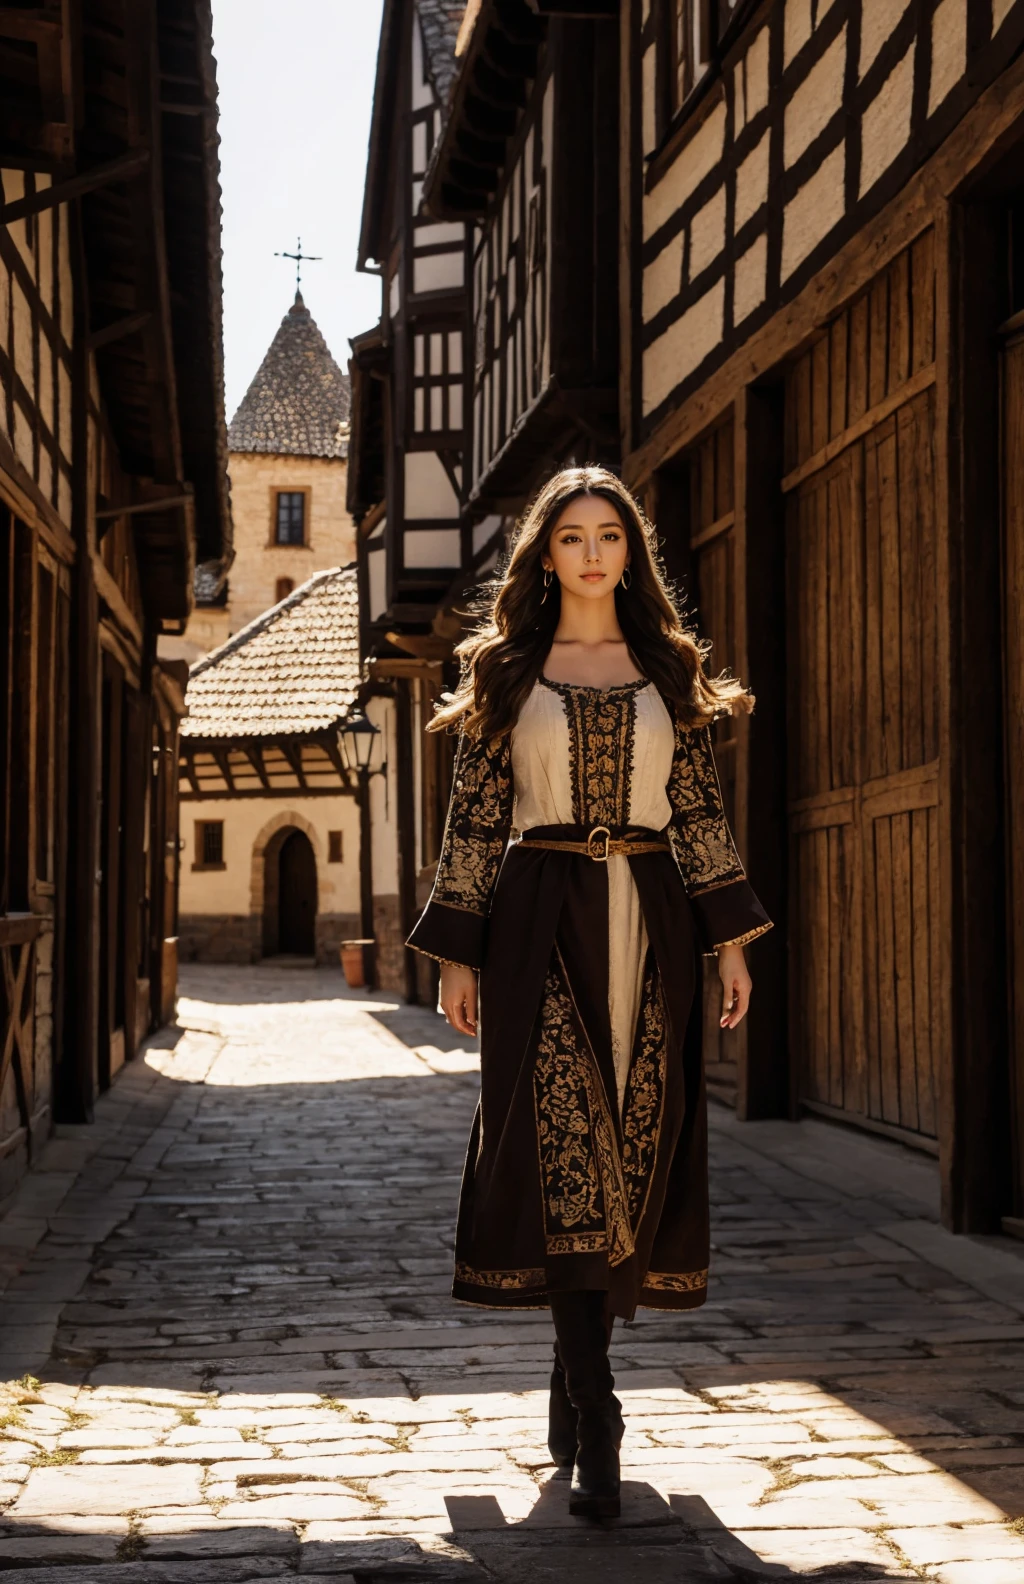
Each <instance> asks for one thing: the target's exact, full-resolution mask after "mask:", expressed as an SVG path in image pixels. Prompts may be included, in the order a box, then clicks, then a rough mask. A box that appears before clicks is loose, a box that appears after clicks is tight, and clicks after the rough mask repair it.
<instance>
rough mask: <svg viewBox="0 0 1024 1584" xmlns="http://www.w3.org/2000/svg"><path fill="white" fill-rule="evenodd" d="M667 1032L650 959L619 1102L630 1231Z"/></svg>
mask: <svg viewBox="0 0 1024 1584" xmlns="http://www.w3.org/2000/svg"><path fill="white" fill-rule="evenodd" d="M667 1056H668V1036H667V1029H666V1018H665V1001H664V997H663V995H662V989H661V979H660V976H659V975H658V973H657V970H656V969H655V967H654V964H653V961H648V964H647V969H646V972H645V974H644V984H643V992H642V996H641V1002H640V1016H639V1018H638V1019H637V1044H636V1049H635V1053H634V1056H633V1061H632V1063H631V1065H630V1069H629V1076H628V1078H627V1080H626V1094H625V1099H624V1103H623V1107H622V1174H623V1177H624V1178H625V1181H626V1198H627V1203H628V1206H629V1219H630V1223H631V1225H632V1227H633V1231H634V1233H635V1232H636V1230H637V1227H638V1226H639V1225H640V1220H641V1217H642V1216H643V1213H644V1210H645V1209H646V1207H647V1196H648V1194H649V1193H650V1188H651V1176H652V1173H653V1170H654V1161H655V1156H656V1154H657V1149H658V1139H659V1137H660V1134H661V1118H662V1113H663V1111H664V1105H665V1068H666V1061H667Z"/></svg>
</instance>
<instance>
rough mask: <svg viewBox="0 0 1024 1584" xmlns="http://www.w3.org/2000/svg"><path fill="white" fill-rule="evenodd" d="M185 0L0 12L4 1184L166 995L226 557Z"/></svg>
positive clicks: (209, 156) (204, 152)
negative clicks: (191, 640)
mask: <svg viewBox="0 0 1024 1584" xmlns="http://www.w3.org/2000/svg"><path fill="white" fill-rule="evenodd" d="M217 172H218V167H217V153H216V86H215V80H214V71H213V59H212V53H211V43H210V15H209V7H208V5H204V4H202V3H198V4H197V3H192V0H190V3H187V4H186V3H184V0H132V3H131V4H128V3H124V0H81V3H80V4H77V5H71V6H68V5H63V6H62V5H53V4H44V5H40V6H36V7H11V6H8V7H4V8H3V9H2V10H0V176H2V198H0V656H2V658H0V811H2V820H0V965H2V980H0V1053H2V1059H0V1199H2V1198H3V1197H4V1195H5V1194H6V1193H7V1192H8V1191H9V1190H10V1187H11V1186H12V1184H13V1182H14V1181H15V1180H16V1179H17V1177H18V1175H19V1174H20V1173H21V1172H22V1171H23V1170H24V1168H25V1166H26V1165H27V1164H28V1163H29V1162H30V1161H31V1159H32V1157H33V1155H34V1153H35V1152H36V1151H37V1149H38V1147H39V1145H40V1143H41V1141H42V1140H43V1139H44V1138H45V1137H46V1135H47V1133H48V1131H49V1129H50V1126H51V1124H52V1122H53V1120H54V1118H57V1119H58V1120H64V1121H83V1120H85V1119H87V1118H88V1116H89V1114H90V1110H91V1106H92V1102H93V1099H94V1097H95V1095H96V1093H97V1092H98V1091H99V1090H101V1089H103V1088H104V1087H106V1085H108V1084H109V1083H110V1081H111V1079H112V1078H113V1077H114V1075H115V1073H116V1072H117V1069H118V1068H119V1066H120V1065H121V1064H122V1063H123V1062H124V1061H125V1060H126V1059H127V1058H128V1057H130V1056H132V1055H133V1054H134V1052H135V1050H136V1048H137V1046H138V1043H139V1040H140V1038H141V1037H142V1036H143V1035H144V1034H145V1033H146V1032H147V1031H148V1030H149V1029H150V1028H152V1027H154V1026H156V1025H157V1024H159V1023H160V1022H161V1021H163V1020H165V1019H166V1018H167V1017H168V1016H170V1015H171V1012H172V1010H173V998H174V961H175V923H176V888H177V862H178V855H177V806H176V805H177V785H176V782H177V776H176V765H177V740H178V722H179V719H180V716H181V714H182V711H183V707H184V706H183V687H184V672H183V668H180V667H175V666H173V665H164V664H162V663H161V661H160V660H159V658H158V654H157V649H158V641H159V635H160V634H161V633H163V632H168V631H180V628H181V625H182V624H183V622H184V621H185V619H186V618H187V616H188V612H189V608H190V599H191V588H192V576H193V569H194V567H195V565H196V563H197V562H203V563H206V564H208V565H210V566H217V567H223V565H224V564H225V562H226V561H227V559H229V556H230V516H229V509H228V499H227V486H226V472H225V459H226V445H225V431H224V421H223V399H222V390H221V367H220V295H221V281H220V254H219V223H218V204H219V192H218V174H217Z"/></svg>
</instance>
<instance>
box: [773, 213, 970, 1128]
mask: <svg viewBox="0 0 1024 1584" xmlns="http://www.w3.org/2000/svg"><path fill="white" fill-rule="evenodd" d="M932 243H933V238H932V235H931V234H930V233H928V234H926V235H925V236H924V237H923V238H922V239H921V240H920V241H919V242H918V243H917V244H915V246H914V247H913V248H912V249H911V250H909V251H908V252H906V253H904V254H902V255H901V256H900V257H899V258H898V259H897V260H896V261H895V262H894V264H893V265H892V266H891V267H890V268H889V270H888V271H887V272H886V273H885V274H884V275H882V276H880V277H879V278H878V279H877V280H876V281H875V282H874V283H873V285H872V287H871V288H870V290H869V291H868V292H866V293H865V294H864V296H862V297H861V298H860V299H859V300H858V301H856V302H855V303H854V304H853V305H852V306H851V307H850V308H849V309H848V310H847V311H846V312H844V313H843V314H842V315H841V316H840V317H839V318H838V319H836V320H835V321H834V323H833V324H832V325H831V326H830V327H829V329H828V330H827V331H826V332H825V333H824V334H823V335H822V336H821V338H820V339H819V340H818V341H817V342H816V343H815V344H814V345H813V346H812V347H811V348H810V350H809V351H808V352H807V353H806V354H805V355H804V356H803V357H802V358H801V359H800V360H799V361H798V362H797V363H796V364H795V365H794V367H793V368H792V369H791V371H790V373H789V375H788V378H787V389H786V458H787V460H786V468H787V473H786V478H785V480H784V484H783V488H784V492H785V494H786V497H787V564H788V583H789V591H788V613H787V619H788V627H789V633H790V656H789V664H788V672H789V678H790V681H789V687H790V725H789V744H790V768H789V788H790V803H789V823H790V867H791V880H790V886H791V892H790V919H791V953H790V961H791V972H792V982H791V1007H792V1027H791V1036H792V1044H793V1055H794V1058H795V1071H796V1084H797V1098H798V1099H799V1101H800V1102H801V1103H802V1104H803V1105H804V1106H806V1107H808V1108H810V1109H816V1110H820V1111H822V1112H824V1113H825V1114H834V1115H837V1116H838V1115H842V1116H845V1117H849V1118H852V1119H856V1118H860V1119H863V1120H864V1121H865V1122H867V1123H868V1124H869V1125H874V1126H876V1127H880V1128H882V1129H883V1130H886V1131H888V1130H890V1129H894V1130H898V1131H899V1132H900V1133H903V1134H912V1135H917V1136H918V1138H919V1139H920V1140H921V1142H925V1141H928V1140H932V1139H934V1136H935V1133H936V1114H935V1088H936V1084H935V1072H936V1067H937V1065H938V1063H937V1055H938V1049H939V1044H940V1042H941V1041H942V1040H943V1039H945V1038H946V1034H945V1029H946V1018H945V1011H944V1000H943V996H942V993H941V990H940V987H939V984H938V982H937V965H938V951H937V939H936V930H937V924H938V917H939V909H938V873H939V863H938V824H937V819H938V816H937V804H938V768H939V766H938V723H937V713H938V712H937V642H936V639H937V612H938V589H937V583H936V562H935V552H936V545H935V484H934V472H933V437H934V425H935V406H934V381H935V367H934V358H935V351H934V323H935V276H934V263H933V251H932Z"/></svg>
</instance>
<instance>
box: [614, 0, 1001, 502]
mask: <svg viewBox="0 0 1024 1584" xmlns="http://www.w3.org/2000/svg"><path fill="white" fill-rule="evenodd" d="M861 10H862V0H837V3H836V4H834V5H832V6H830V7H829V8H828V9H827V10H826V11H825V12H824V13H823V14H822V16H821V19H820V21H819V23H818V25H817V26H816V27H815V28H814V30H813V32H812V34H811V35H810V36H809V37H808V38H807V40H806V42H805V43H804V44H803V45H802V46H801V47H800V48H799V49H798V50H797V51H796V52H795V54H794V55H793V56H792V58H787V56H786V53H785V50H786V48H787V47H788V46H787V43H786V40H787V38H788V34H787V33H786V28H787V26H788V24H787V23H786V20H785V18H786V12H787V8H786V7H785V6H784V5H783V4H782V3H781V0H778V3H770V4H762V5H761V6H760V7H758V8H756V9H754V10H752V11H751V12H750V13H749V16H744V17H742V18H740V19H738V20H739V21H741V22H742V23H743V25H742V26H740V27H738V29H737V34H736V37H735V40H734V42H732V43H731V44H730V46H729V49H728V51H727V52H726V57H725V62H724V65H725V66H726V67H728V69H727V70H723V71H722V73H721V75H720V76H717V77H716V79H715V82H714V83H713V84H711V85H710V86H709V88H708V91H707V92H706V93H705V94H704V95H703V96H702V98H701V99H700V101H699V102H698V103H696V104H695V105H694V107H693V109H692V111H689V110H688V112H687V115H686V117H684V119H683V121H682V122H681V123H680V126H679V127H678V128H677V130H676V132H675V134H674V137H673V139H672V140H671V141H670V143H669V144H666V145H665V147H664V148H658V149H656V150H652V151H650V154H651V157H650V159H649V168H648V171H647V174H646V177H645V178H644V180H643V182H642V194H643V214H644V229H643V238H642V241H641V240H639V239H638V240H637V241H636V242H635V243H634V247H635V249H636V255H635V268H636V271H637V273H638V274H640V275H642V276H643V278H644V280H645V281H649V282H650V284H651V287H652V288H654V287H655V283H657V285H656V289H652V291H651V297H652V301H651V303H650V305H649V306H648V307H647V308H646V309H645V310H644V311H642V312H639V313H636V314H635V317H634V320H633V323H632V327H631V329H632V337H633V341H634V355H635V356H636V358H637V359H638V360H641V361H642V363H643V366H644V369H645V375H644V394H643V399H642V409H641V411H640V412H639V413H637V412H634V414H633V419H632V427H631V430H630V432H629V433H628V434H627V435H626V443H625V449H626V451H627V454H628V457H627V466H628V468H629V470H630V476H631V477H633V478H634V479H638V478H641V477H643V476H645V464H644V462H643V460H642V458H644V457H645V456H646V455H647V454H648V449H649V448H650V451H651V452H655V451H661V453H662V454H665V453H664V447H663V446H662V436H663V434H664V433H665V432H666V431H671V428H672V425H673V424H676V423H678V421H679V413H680V410H681V409H683V408H684V407H685V406H687V404H688V402H689V399H690V397H691V396H696V397H697V399H698V400H700V399H702V398H703V397H705V395H706V392H707V389H708V386H709V382H710V380H711V379H712V378H714V377H715V376H717V375H718V374H719V373H720V372H723V373H724V372H725V371H726V370H730V371H731V370H732V369H733V368H734V367H735V365H734V362H733V360H734V358H735V359H736V360H737V362H740V361H741V360H743V359H746V358H748V357H749V355H750V353H751V350H752V349H753V348H755V347H759V346H760V345H761V344H766V343H767V342H771V341H774V346H775V348H778V347H779V341H780V338H779V333H778V332H779V324H780V318H779V315H780V311H781V312H788V311H789V310H790V309H791V308H792V309H794V310H796V309H797V305H798V304H802V303H805V302H806V301H807V299H808V294H810V296H811V297H813V295H814V293H815V292H816V291H818V290H820V289H821V282H822V279H823V278H826V277H827V276H828V275H830V274H831V273H832V270H833V266H834V265H835V264H836V262H837V260H838V259H839V258H845V257H847V256H849V255H852V256H853V258H854V260H855V261H856V260H857V259H858V258H861V259H862V258H863V251H862V247H861V243H862V240H863V238H864V236H865V234H866V233H871V232H875V233H877V230H878V227H877V224H876V222H877V221H878V220H879V219H880V218H881V217H882V216H883V215H885V214H887V213H888V211H889V208H890V207H892V209H893V210H895V209H896V208H898V206H900V205H902V204H903V203H904V202H905V201H906V195H907V194H908V193H909V194H911V197H912V200H913V198H914V197H916V194H917V192H918V191H920V179H921V177H922V175H923V172H924V170H926V169H928V168H929V167H935V168H934V169H933V171H932V174H933V176H934V175H936V174H937V173H938V170H939V169H941V167H942V166H946V167H947V171H948V173H949V175H950V186H951V187H952V186H955V184H956V175H955V172H956V170H957V168H959V169H963V168H965V166H966V167H970V166H971V165H972V164H973V159H972V154H971V143H972V137H971V134H970V132H969V130H968V127H969V125H970V124H971V112H972V107H973V106H975V105H977V106H978V108H979V116H978V118H977V119H976V121H975V122H974V123H973V124H974V125H975V126H977V127H984V128H986V129H988V128H989V127H990V126H991V125H992V124H993V123H995V122H998V121H999V120H1000V118H1001V107H1000V106H999V104H998V103H996V102H994V101H993V99H991V98H990V97H989V94H990V93H991V91H992V89H993V88H995V94H996V99H997V100H998V98H999V97H1000V95H1001V94H1004V93H1005V92H1006V91H1007V85H1006V82H1005V78H1006V70H1005V68H1006V66H1007V62H1008V61H1010V60H1011V59H1012V58H1013V56H1014V55H1015V54H1016V52H1017V50H1018V49H1019V47H1020V44H1021V43H1022V42H1024V14H1022V12H1021V9H1020V7H1019V6H1018V5H1014V6H1012V7H1011V9H1010V12H1009V14H1008V15H1007V16H1006V17H1005V20H1003V22H1002V25H1001V27H1000V28H999V30H998V32H996V33H995V34H994V35H993V36H992V37H988V36H987V35H985V34H983V33H982V32H980V31H979V29H978V28H977V27H975V26H974V25H973V24H972V25H971V26H969V27H968V29H967V34H966V47H967V48H968V49H969V51H970V71H969V72H965V73H964V75H963V76H962V77H961V79H960V80H959V81H955V82H954V83H953V84H952V86H950V87H949V88H948V90H947V91H945V92H944V97H943V98H942V99H941V102H940V103H938V104H935V103H933V102H932V100H931V98H930V92H931V89H930V77H929V72H930V66H931V49H932V44H931V27H932V23H931V13H930V9H927V10H921V9H920V8H917V7H914V6H909V7H904V8H901V9H900V10H899V12H898V14H897V15H896V16H895V17H894V19H893V26H892V28H891V29H890V30H889V31H888V33H887V35H886V36H885V38H884V40H883V42H882V43H881V45H880V46H879V47H878V49H877V51H876V53H875V54H874V55H873V56H872V58H871V61H870V65H869V66H868V67H866V69H865V70H864V71H863V72H862V73H860V72H858V70H857V62H858V57H859V51H860V47H861V46H860V26H861ZM653 38H654V34H653V33H652V34H651V39H652V42H651V44H650V46H649V47H650V48H652V49H654V48H655V45H654V43H653ZM754 57H756V58H757V60H758V61H759V62H760V63H761V64H760V65H759V67H758V70H759V72H763V74H764V81H763V86H762V88H761V90H759V91H760V94H761V97H760V98H758V99H757V100H756V101H754V100H752V101H751V104H750V106H749V111H748V106H747V104H746V103H744V100H743V97H742V95H741V92H740V86H738V85H742V84H743V83H744V82H745V81H746V77H745V75H744V74H745V73H749V72H750V70H751V69H752V68H751V67H750V61H751V59H752V58H754ZM841 58H843V59H845V61H846V66H845V70H844V71H843V72H842V73H841V74H840V75H837V73H839V66H838V65H837V64H836V63H837V62H838V61H839V60H840V59H841ZM911 67H912V76H911V75H909V74H910V72H911ZM896 73H902V78H901V79H900V80H903V78H905V79H906V83H907V87H906V90H905V92H906V112H905V113H906V119H907V129H906V138H905V141H904V142H903V143H902V145H900V146H894V147H893V148H892V149H891V150H887V151H886V153H885V154H884V155H883V154H882V153H881V152H880V150H879V148H878V146H877V143H878V135H877V134H875V133H874V132H873V131H872V128H873V125H874V123H873V122H872V119H871V117H872V113H873V110H874V107H876V106H877V105H878V104H880V103H881V102H882V99H883V96H884V95H886V94H889V93H892V92H893V91H894V90H893V88H892V82H893V80H894V74H896ZM833 77H835V79H836V82H837V84H838V87H837V89H836V96H835V107H834V110H833V112H832V113H831V114H830V115H829V116H828V117H827V118H824V117H823V116H822V117H821V118H819V119H822V121H823V124H822V125H821V126H820V129H819V127H818V119H815V118H814V117H812V116H810V114H809V112H808V110H807V105H808V102H809V100H808V96H810V95H812V94H813V95H814V96H815V100H816V102H817V101H818V100H819V98H820V96H821V95H823V94H825V87H824V84H825V82H826V81H831V80H832V78H833ZM996 78H998V84H996V83H995V81H994V80H995V79H996ZM822 102H827V95H826V100H825V101H822ZM799 119H803V120H805V121H810V123H811V125H810V127H809V130H808V134H807V138H806V139H803V137H802V135H801V134H799V133H798V132H797V131H796V129H795V128H796V123H797V121H798V120H799ZM879 124H880V125H881V122H880V123H879ZM985 135H987V132H986V134H985ZM866 139H868V140H869V141H868V142H865V140H866ZM872 139H874V141H871V140H872ZM890 142H891V139H890ZM869 144H870V146H869ZM712 147H713V148H714V149H715V150H716V157H715V158H714V159H712V158H710V157H709V155H708V150H709V149H711V148H712ZM880 160H884V164H883V168H882V169H881V171H880V172H878V173H877V174H876V170H875V166H876V165H877V164H878V163H879V161H880ZM688 161H692V162H693V164H694V166H695V168H696V170H697V171H699V176H700V179H699V180H695V181H693V182H692V183H687V184H686V186H685V189H684V190H683V192H682V196H681V199H680V201H679V202H678V203H675V202H671V201H670V200H669V197H668V195H669V194H670V193H671V192H672V190H673V185H674V183H676V182H677V181H678V171H679V170H680V169H685V168H686V165H687V162H688ZM752 161H753V163H754V165H758V164H763V176H762V181H763V184H764V185H763V186H762V188H761V189H760V190H759V196H760V198H761V200H762V201H761V202H756V201H754V200H753V199H752V198H751V196H750V191H749V180H750V178H749V172H750V171H751V169H752V163H751V162H752ZM958 162H959V166H958ZM823 172H827V173H828V179H827V194H826V193H824V192H823V194H821V195H819V198H818V208H819V210H820V212H821V213H823V214H828V215H830V216H831V220H830V223H825V222H822V221H816V222H815V223H814V225H813V226H811V227H810V230H811V232H812V233H813V235H811V236H810V238H809V241H807V242H803V241H801V242H799V243H798V242H797V240H796V238H797V234H798V232H800V231H801V228H802V229H803V231H807V229H808V224H809V222H806V217H805V216H803V215H802V214H801V213H800V199H801V195H805V196H806V195H809V194H811V193H815V192H816V191H817V189H816V188H815V186H814V183H815V181H816V180H821V181H823V182H824V181H825V180H826V178H825V176H824V175H823V174H822V173H823ZM742 183H746V184H747V186H746V188H745V189H744V191H745V198H744V204H743V206H742V209H740V208H737V194H738V192H739V190H740V185H741V184H742ZM940 183H941V177H940ZM940 195H941V188H940V192H937V193H934V194H933V195H932V196H933V199H934V198H936V197H938V196H940ZM808 201H810V200H809V198H808ZM830 206H831V207H830ZM832 210H834V211H835V212H834V215H832ZM713 211H714V212H716V213H718V212H720V214H721V216H722V220H721V221H720V222H718V223H719V225H720V228H721V227H724V229H721V231H720V234H721V236H722V241H721V244H720V245H719V246H717V248H712V249H710V250H708V249H707V248H706V246H705V242H704V240H703V233H701V240H700V243H699V247H700V249H701V252H700V260H699V262H698V263H695V264H693V265H691V264H689V263H688V262H687V248H688V247H693V246H696V245H697V244H695V243H694V241H693V236H694V234H695V233H694V227H696V228H697V230H698V232H699V231H700V227H701V226H702V225H703V224H704V222H705V220H706V218H707V216H708V215H709V214H711V213H712V212H713ZM891 223H892V226H893V229H894V230H899V231H900V232H901V233H902V234H903V235H904V237H906V236H907V230H906V227H905V225H903V224H902V222H901V219H900V217H899V216H897V215H895V214H893V215H892V217H891ZM920 223H921V225H922V226H923V225H924V224H927V220H925V219H922V220H921V222H920ZM680 249H681V254H680V260H681V262H680V270H679V274H680V281H679V285H678V286H677V288H676V289H675V290H674V291H673V290H671V289H670V288H668V287H665V285H664V280H665V278H666V272H667V271H668V270H669V268H671V269H672V271H673V272H674V271H675V256H676V253H677V251H679V250H680ZM848 250H849V255H848ZM897 250H898V248H897ZM865 262H866V261H865ZM762 266H763V267H762ZM879 267H881V266H879ZM741 269H742V270H746V271H747V274H745V275H743V276H742V281H741V283H740V284H739V285H738V284H737V282H738V281H740V272H741ZM755 269H756V270H757V271H758V272H759V275H760V277H761V283H760V285H759V287H758V290H757V292H756V293H755V292H754V291H753V288H752V286H751V282H750V272H752V271H753V270H755ZM836 274H837V285H838V289H839V291H840V292H842V291H843V289H844V283H843V279H842V277H841V275H839V272H838V271H836ZM684 277H685V278H684ZM854 289H855V288H854ZM645 295H646V293H645ZM822 311H823V312H825V311H827V310H825V308H824V304H823V305H822ZM797 317H799V311H797ZM691 325H693V326H697V325H701V326H703V327H708V326H717V327H719V328H718V329H717V330H716V331H715V333H714V334H712V333H711V332H710V331H708V337H709V341H710V347H709V348H708V349H707V350H706V351H704V352H703V353H702V355H700V356H696V357H695V356H693V355H692V354H691V353H690V352H689V350H688V349H687V348H686V341H687V340H690V341H691V343H692V337H684V329H685V330H688V329H689V327H690V326H691ZM807 333H810V331H808V332H807ZM762 335H763V336H764V337H765V343H762V340H761V338H762ZM694 344H695V343H694ZM772 361H773V349H768V362H767V366H768V367H770V366H771V362H772ZM680 371H681V372H680ZM673 375H674V377H673ZM668 387H670V388H668ZM734 388H735V387H734ZM722 405H723V406H724V405H725V404H724V403H723V404H722ZM680 443H683V444H685V443H686V442H685V441H682V442H680ZM637 455H639V458H640V459H641V460H640V462H639V466H638V465H637V462H636V461H635V460H634V457H635V456H637Z"/></svg>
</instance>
